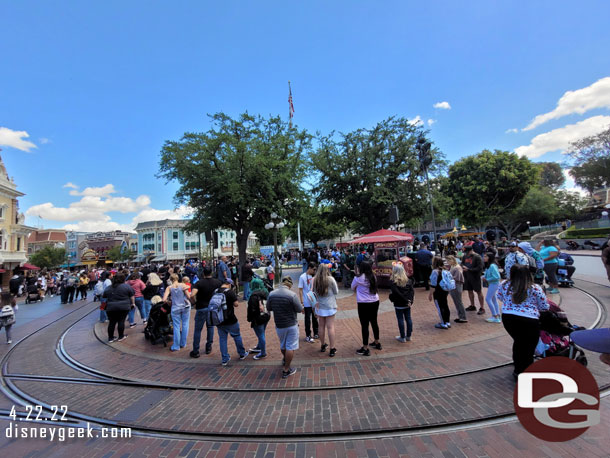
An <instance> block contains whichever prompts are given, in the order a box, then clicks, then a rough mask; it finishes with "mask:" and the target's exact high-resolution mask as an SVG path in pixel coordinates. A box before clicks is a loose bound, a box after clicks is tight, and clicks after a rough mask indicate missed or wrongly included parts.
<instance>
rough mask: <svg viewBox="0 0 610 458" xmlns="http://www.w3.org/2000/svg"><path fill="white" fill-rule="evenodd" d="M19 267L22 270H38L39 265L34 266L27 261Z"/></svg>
mask: <svg viewBox="0 0 610 458" xmlns="http://www.w3.org/2000/svg"><path fill="white" fill-rule="evenodd" d="M21 268H22V269H24V270H40V267H36V266H35V265H33V264H30V263H27V262H26V263H25V264H24V265H22V266H21Z"/></svg>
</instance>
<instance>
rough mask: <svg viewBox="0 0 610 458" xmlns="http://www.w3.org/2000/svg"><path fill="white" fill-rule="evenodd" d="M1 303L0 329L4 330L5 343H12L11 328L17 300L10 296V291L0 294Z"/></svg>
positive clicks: (13, 322)
mask: <svg viewBox="0 0 610 458" xmlns="http://www.w3.org/2000/svg"><path fill="white" fill-rule="evenodd" d="M0 298H1V301H2V303H1V304H0V330H1V329H2V328H4V329H5V330H6V343H7V344H8V345H10V344H12V343H13V341H12V340H11V328H12V327H13V324H15V312H16V311H17V310H18V308H19V307H17V301H16V300H15V298H14V297H12V296H11V293H2V295H1V296H0Z"/></svg>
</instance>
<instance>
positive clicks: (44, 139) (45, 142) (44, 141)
mask: <svg viewBox="0 0 610 458" xmlns="http://www.w3.org/2000/svg"><path fill="white" fill-rule="evenodd" d="M38 141H39V142H40V144H41V145H46V144H47V143H51V140H49V139H48V138H45V137H42V138H39V139H38Z"/></svg>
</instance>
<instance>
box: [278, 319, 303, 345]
mask: <svg viewBox="0 0 610 458" xmlns="http://www.w3.org/2000/svg"><path fill="white" fill-rule="evenodd" d="M275 331H276V332H277V337H278V339H280V350H298V349H299V325H297V324H295V325H294V326H289V327H287V328H276V330H275Z"/></svg>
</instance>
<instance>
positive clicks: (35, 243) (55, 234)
mask: <svg viewBox="0 0 610 458" xmlns="http://www.w3.org/2000/svg"><path fill="white" fill-rule="evenodd" d="M48 246H49V247H53V248H66V231H65V230H63V229H37V230H35V231H34V232H32V233H30V236H29V237H28V257H29V256H31V255H33V254H34V253H36V252H38V251H40V250H42V249H43V248H45V247H48ZM66 251H67V250H66Z"/></svg>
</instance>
